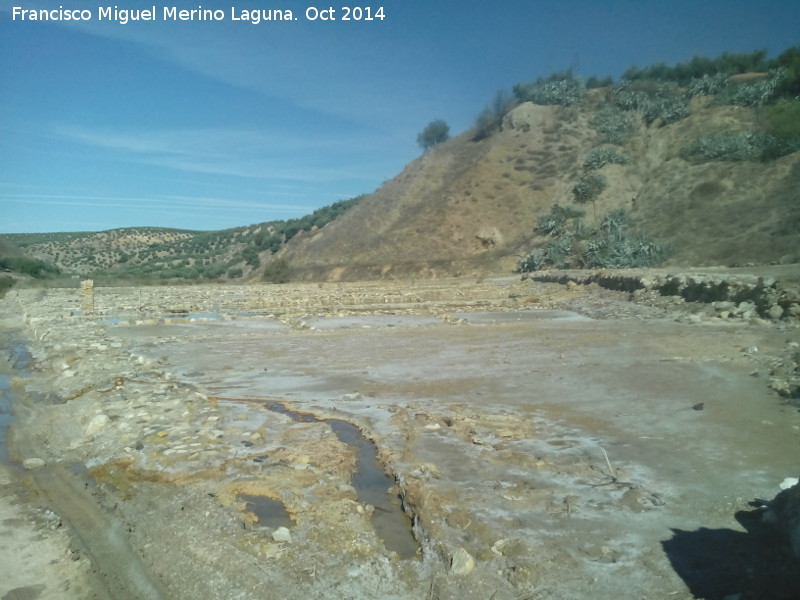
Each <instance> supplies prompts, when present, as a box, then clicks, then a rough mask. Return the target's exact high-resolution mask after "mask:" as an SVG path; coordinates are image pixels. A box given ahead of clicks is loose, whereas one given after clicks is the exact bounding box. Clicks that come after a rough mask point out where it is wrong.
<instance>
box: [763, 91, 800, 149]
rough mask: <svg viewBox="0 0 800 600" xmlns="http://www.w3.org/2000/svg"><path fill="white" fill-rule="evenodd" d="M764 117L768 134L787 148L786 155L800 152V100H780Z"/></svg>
mask: <svg viewBox="0 0 800 600" xmlns="http://www.w3.org/2000/svg"><path fill="white" fill-rule="evenodd" d="M764 116H765V118H766V121H767V132H768V133H769V134H770V135H771V136H773V137H774V138H775V139H776V140H777V141H778V143H779V144H782V145H784V146H785V149H786V150H787V152H786V154H788V153H790V152H796V151H797V150H800V98H794V99H791V100H790V99H788V98H784V99H782V100H779V101H778V102H776V103H775V104H773V105H771V106H768V107H767V108H766V110H765V114H764Z"/></svg>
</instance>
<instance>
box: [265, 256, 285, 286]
mask: <svg viewBox="0 0 800 600" xmlns="http://www.w3.org/2000/svg"><path fill="white" fill-rule="evenodd" d="M291 276H292V270H291V268H290V267H289V263H288V261H287V260H286V259H285V258H276V259H275V260H273V261H272V262H270V263H268V264H267V266H266V267H264V275H263V276H262V279H263V280H264V281H268V282H269V283H289V281H291Z"/></svg>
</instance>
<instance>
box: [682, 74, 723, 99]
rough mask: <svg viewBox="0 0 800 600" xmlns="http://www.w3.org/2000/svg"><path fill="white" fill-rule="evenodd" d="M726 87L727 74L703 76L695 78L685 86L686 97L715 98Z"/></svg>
mask: <svg viewBox="0 0 800 600" xmlns="http://www.w3.org/2000/svg"><path fill="white" fill-rule="evenodd" d="M727 85H728V74H727V73H717V74H715V75H709V74H705V75H703V76H702V77H695V78H694V79H692V80H691V81H690V82H689V85H687V86H686V92H685V94H686V96H687V97H688V98H693V97H694V96H716V95H717V94H719V93H720V92H722V91H723V90H724V89H725V86H727Z"/></svg>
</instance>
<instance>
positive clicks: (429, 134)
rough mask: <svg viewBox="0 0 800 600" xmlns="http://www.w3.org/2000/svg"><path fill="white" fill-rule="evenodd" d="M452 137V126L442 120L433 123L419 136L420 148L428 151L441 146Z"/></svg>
mask: <svg viewBox="0 0 800 600" xmlns="http://www.w3.org/2000/svg"><path fill="white" fill-rule="evenodd" d="M449 137H450V126H449V125H448V124H447V123H445V122H444V121H443V120H442V119H436V120H435V121H431V122H430V123H428V125H427V126H426V127H425V129H423V130H422V133H420V134H419V135H418V136H417V143H418V144H419V145H420V147H421V148H422V149H423V150H425V151H428V150H429V149H430V148H433V147H434V146H435V145H436V144H441V143H442V142H444V141H447V139H448V138H449Z"/></svg>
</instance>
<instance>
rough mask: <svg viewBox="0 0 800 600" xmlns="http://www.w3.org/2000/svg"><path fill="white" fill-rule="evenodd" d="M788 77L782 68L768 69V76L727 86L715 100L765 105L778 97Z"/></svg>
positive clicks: (746, 104)
mask: <svg viewBox="0 0 800 600" xmlns="http://www.w3.org/2000/svg"><path fill="white" fill-rule="evenodd" d="M787 79H788V72H787V70H786V69H784V68H779V69H774V70H772V71H770V73H769V76H768V77H767V78H766V79H762V80H761V81H756V82H754V83H740V84H737V85H732V86H729V87H728V88H727V89H726V90H725V92H724V93H722V94H720V95H719V96H718V98H717V101H718V102H719V103H720V104H733V105H735V106H749V107H754V108H758V107H761V106H765V105H766V104H768V103H769V102H772V101H773V100H775V99H776V98H778V97H779V95H780V93H781V91H782V90H783V89H784V87H785V85H786V82H787Z"/></svg>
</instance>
